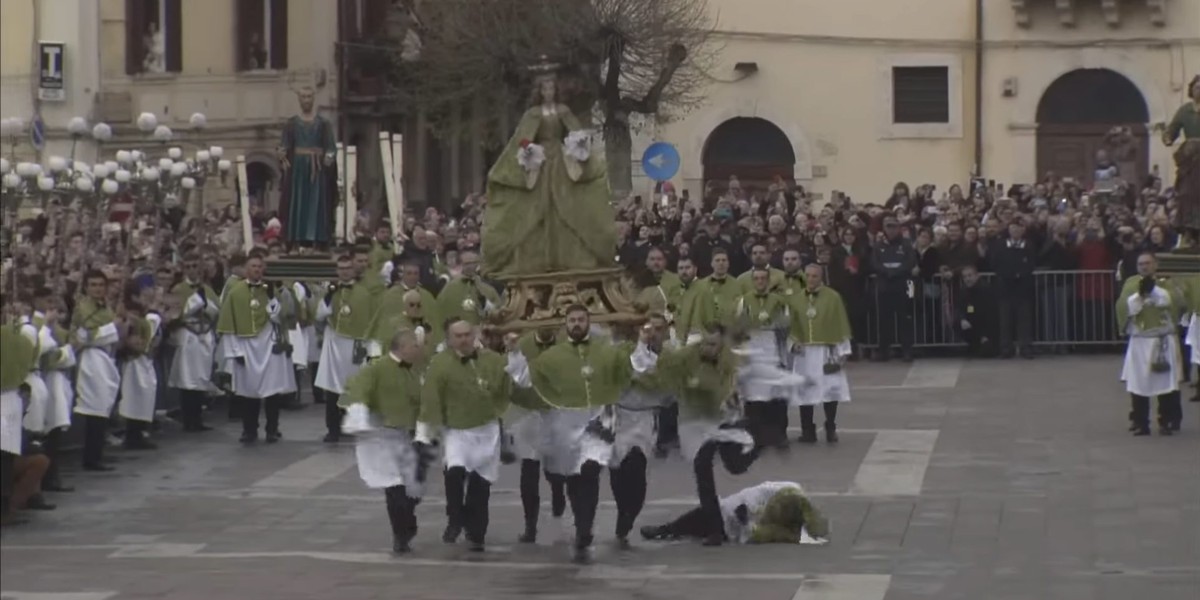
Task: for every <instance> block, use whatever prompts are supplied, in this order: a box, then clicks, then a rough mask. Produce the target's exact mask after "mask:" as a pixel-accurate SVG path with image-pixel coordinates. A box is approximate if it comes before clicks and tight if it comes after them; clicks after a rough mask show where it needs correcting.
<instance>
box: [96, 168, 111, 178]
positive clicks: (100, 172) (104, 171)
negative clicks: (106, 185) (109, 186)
mask: <svg viewBox="0 0 1200 600" xmlns="http://www.w3.org/2000/svg"><path fill="white" fill-rule="evenodd" d="M109 173H112V170H111V169H109V168H108V165H107V164H103V165H96V166H94V167H92V176H94V177H96V178H97V179H104V178H105V177H108V174H109Z"/></svg>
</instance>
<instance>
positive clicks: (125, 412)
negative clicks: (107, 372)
mask: <svg viewBox="0 0 1200 600" xmlns="http://www.w3.org/2000/svg"><path fill="white" fill-rule="evenodd" d="M146 321H147V322H148V323H150V337H151V340H146V345H147V346H148V347H152V346H153V343H152V340H153V338H154V337H155V336H157V335H158V331H159V326H160V325H161V324H162V317H161V316H159V315H158V314H156V313H149V314H147V315H146ZM157 399H158V374H157V373H156V372H155V371H154V358H153V357H151V356H149V355H147V354H139V355H137V356H135V357H133V358H130V359H129V360H127V361H125V364H124V365H123V366H122V368H121V404H120V405H119V406H118V408H117V412H118V413H119V414H120V415H121V416H122V417H124V418H126V419H133V420H135V421H146V422H152V421H154V404H155V401H156V400H157Z"/></svg>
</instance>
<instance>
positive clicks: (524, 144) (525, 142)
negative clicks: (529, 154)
mask: <svg viewBox="0 0 1200 600" xmlns="http://www.w3.org/2000/svg"><path fill="white" fill-rule="evenodd" d="M532 143H533V142H532V141H530V140H528V139H526V138H521V142H520V144H521V147H522V148H527V147H529V145H530V144H532Z"/></svg>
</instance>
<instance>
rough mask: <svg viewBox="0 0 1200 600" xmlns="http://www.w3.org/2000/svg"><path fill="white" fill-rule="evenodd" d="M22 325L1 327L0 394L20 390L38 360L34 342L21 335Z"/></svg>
mask: <svg viewBox="0 0 1200 600" xmlns="http://www.w3.org/2000/svg"><path fill="white" fill-rule="evenodd" d="M20 328H21V326H20V325H4V326H0V356H3V358H4V360H0V392H11V391H14V390H17V389H20V387H21V385H22V384H23V383H25V377H26V376H28V375H29V371H30V365H32V364H33V362H34V360H36V359H37V348H36V347H35V346H34V344H33V342H31V341H29V339H28V338H26V337H25V336H23V335H21V329H20Z"/></svg>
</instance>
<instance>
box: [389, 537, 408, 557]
mask: <svg viewBox="0 0 1200 600" xmlns="http://www.w3.org/2000/svg"><path fill="white" fill-rule="evenodd" d="M409 552H412V546H410V545H409V540H406V539H403V538H393V539H392V554H408V553H409Z"/></svg>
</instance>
